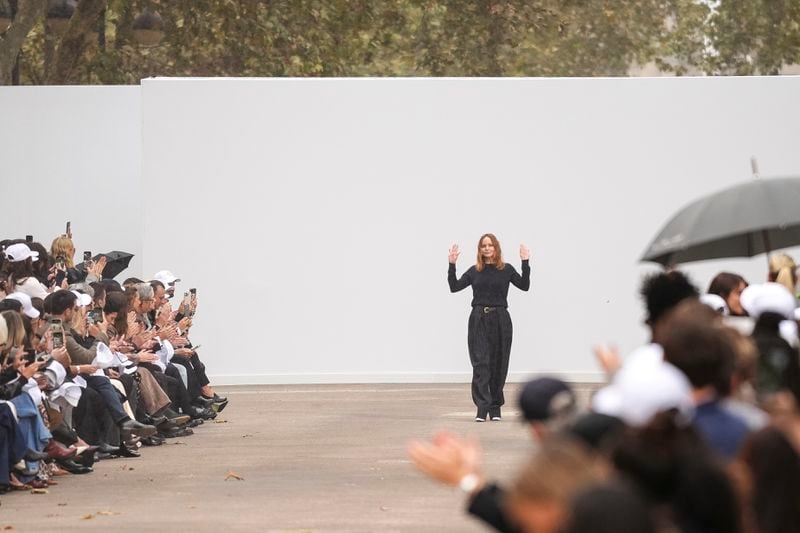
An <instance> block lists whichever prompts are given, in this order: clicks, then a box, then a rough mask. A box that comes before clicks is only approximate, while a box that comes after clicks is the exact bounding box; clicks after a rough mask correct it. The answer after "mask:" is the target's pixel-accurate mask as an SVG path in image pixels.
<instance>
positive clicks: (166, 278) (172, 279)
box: [153, 270, 180, 287]
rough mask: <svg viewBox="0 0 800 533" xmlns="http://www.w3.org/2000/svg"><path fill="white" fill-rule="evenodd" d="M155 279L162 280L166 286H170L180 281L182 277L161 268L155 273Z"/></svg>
mask: <svg viewBox="0 0 800 533" xmlns="http://www.w3.org/2000/svg"><path fill="white" fill-rule="evenodd" d="M153 280H154V281H160V282H161V283H163V284H164V286H165V287H168V286H170V285H172V284H173V283H176V282H178V281H180V278H178V277H176V276H175V274H173V273H172V272H170V271H169V270H159V271H158V272H156V273H155V274H154V275H153Z"/></svg>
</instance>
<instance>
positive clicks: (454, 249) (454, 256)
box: [447, 244, 461, 265]
mask: <svg viewBox="0 0 800 533" xmlns="http://www.w3.org/2000/svg"><path fill="white" fill-rule="evenodd" d="M460 253H461V252H459V251H458V245H457V244H454V245H453V246H451V247H450V251H449V253H448V254H447V260H448V261H450V262H451V263H452V264H454V265H455V264H456V261H457V260H458V254H460Z"/></svg>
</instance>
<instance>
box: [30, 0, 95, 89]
mask: <svg viewBox="0 0 800 533" xmlns="http://www.w3.org/2000/svg"><path fill="white" fill-rule="evenodd" d="M106 4H107V0H81V1H80V2H79V3H78V7H77V8H76V9H75V13H74V14H73V15H72V18H71V19H70V20H69V26H68V27H67V31H66V33H65V34H64V37H62V39H61V42H60V43H59V45H58V48H57V49H56V54H55V57H54V58H53V65H52V68H51V69H50V71H49V72H48V74H47V79H46V80H45V83H47V84H48V85H66V84H69V83H70V82H76V81H77V80H76V79H75V75H76V72H75V71H76V70H77V68H78V64H79V63H80V60H81V57H82V56H83V52H84V51H85V50H86V44H87V36H90V35H91V34H93V33H94V29H95V28H96V27H97V20H98V19H99V17H100V15H101V14H102V13H103V12H104V10H105V8H106Z"/></svg>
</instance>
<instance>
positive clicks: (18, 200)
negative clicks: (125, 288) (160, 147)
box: [0, 86, 143, 278]
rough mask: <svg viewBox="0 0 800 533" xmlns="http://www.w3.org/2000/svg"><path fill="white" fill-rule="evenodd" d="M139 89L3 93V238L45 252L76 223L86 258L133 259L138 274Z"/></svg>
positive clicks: (0, 119) (0, 116)
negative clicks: (121, 255)
mask: <svg viewBox="0 0 800 533" xmlns="http://www.w3.org/2000/svg"><path fill="white" fill-rule="evenodd" d="M141 133H142V132H141V98H140V88H139V87H97V86H88V87H0V165H1V166H0V176H2V184H3V200H4V201H3V205H2V208H1V209H2V210H1V211H0V212H1V213H2V216H1V218H0V220H2V232H0V235H2V238H4V239H5V238H24V237H25V235H33V236H34V239H35V240H37V241H39V242H41V243H42V244H43V245H44V246H45V247H46V248H47V249H48V250H49V249H50V244H51V243H52V242H53V239H54V238H55V237H57V236H58V235H60V234H62V233H64V230H65V224H66V222H67V221H68V220H69V221H71V222H72V233H73V236H74V240H75V247H76V249H77V252H76V257H75V261H76V263H80V262H81V261H82V259H83V256H82V252H83V251H84V250H88V251H91V252H93V253H98V252H108V251H111V250H123V251H128V252H131V253H134V254H136V256H135V257H134V259H133V260H132V261H131V265H130V268H129V270H128V271H126V272H125V273H123V274H121V275H120V278H123V277H127V274H128V273H129V272H130V273H131V275H133V273H136V274H137V275H139V274H140V272H141V250H142V229H143V226H142V208H141V204H142V199H141V148H142V142H141Z"/></svg>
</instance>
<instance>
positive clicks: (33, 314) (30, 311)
mask: <svg viewBox="0 0 800 533" xmlns="http://www.w3.org/2000/svg"><path fill="white" fill-rule="evenodd" d="M6 299H8V300H16V301H18V302H19V303H21V304H22V312H23V313H25V316H27V317H28V318H39V310H38V309H36V308H35V307H34V306H33V303H32V302H31V297H30V296H28V295H27V294H25V293H24V292H12V293H11V294H9V295H8V296H6Z"/></svg>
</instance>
